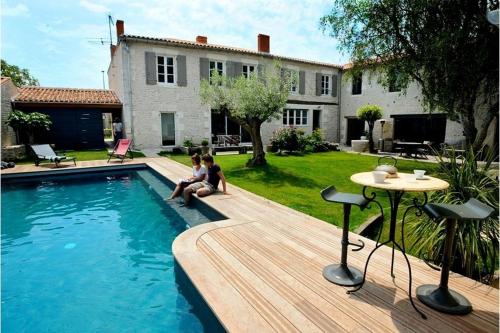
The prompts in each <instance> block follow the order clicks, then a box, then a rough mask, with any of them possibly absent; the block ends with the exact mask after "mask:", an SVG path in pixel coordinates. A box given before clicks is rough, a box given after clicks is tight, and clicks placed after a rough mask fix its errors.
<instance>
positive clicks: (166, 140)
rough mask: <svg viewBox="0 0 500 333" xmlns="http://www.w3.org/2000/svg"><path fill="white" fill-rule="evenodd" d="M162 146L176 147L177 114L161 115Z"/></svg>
mask: <svg viewBox="0 0 500 333" xmlns="http://www.w3.org/2000/svg"><path fill="white" fill-rule="evenodd" d="M161 144H162V146H174V145H175V114H174V113H162V114H161Z"/></svg>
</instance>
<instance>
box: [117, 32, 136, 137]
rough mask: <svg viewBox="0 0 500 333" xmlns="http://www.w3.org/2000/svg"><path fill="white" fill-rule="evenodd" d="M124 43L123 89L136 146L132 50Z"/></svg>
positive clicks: (131, 133)
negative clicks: (131, 63)
mask: <svg viewBox="0 0 500 333" xmlns="http://www.w3.org/2000/svg"><path fill="white" fill-rule="evenodd" d="M120 42H121V43H123V89H124V94H123V95H124V98H125V99H126V101H127V102H126V103H127V105H128V109H129V114H130V135H131V138H130V139H132V141H133V144H134V145H135V140H134V114H133V112H132V109H133V108H132V80H131V79H130V78H131V73H132V69H131V65H130V48H129V46H128V44H127V42H126V41H125V40H123V39H122V40H121V41H120Z"/></svg>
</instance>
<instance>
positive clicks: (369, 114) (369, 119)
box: [357, 104, 382, 152]
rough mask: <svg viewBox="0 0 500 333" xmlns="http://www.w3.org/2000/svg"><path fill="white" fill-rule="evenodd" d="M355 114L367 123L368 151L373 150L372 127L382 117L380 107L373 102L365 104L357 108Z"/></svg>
mask: <svg viewBox="0 0 500 333" xmlns="http://www.w3.org/2000/svg"><path fill="white" fill-rule="evenodd" d="M357 116H358V118H359V119H361V120H364V121H366V123H367V124H368V141H369V144H370V152H373V151H374V147H373V146H374V144H373V127H374V126H375V122H376V121H377V120H379V119H381V118H382V108H381V107H380V106H378V105H375V104H366V105H363V106H361V107H360V108H359V109H358V111H357Z"/></svg>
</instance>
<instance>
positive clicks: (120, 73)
mask: <svg viewBox="0 0 500 333" xmlns="http://www.w3.org/2000/svg"><path fill="white" fill-rule="evenodd" d="M116 28H117V36H118V44H117V45H116V46H114V45H113V46H112V48H111V63H110V66H109V69H108V78H109V87H110V89H112V90H114V91H115V92H116V93H117V95H118V96H119V98H120V99H121V101H122V103H123V116H122V118H123V119H122V121H123V124H124V129H125V135H126V136H127V137H130V138H132V139H133V140H134V144H135V146H136V147H137V148H139V149H141V148H162V149H171V148H173V147H175V146H180V145H182V143H183V141H184V140H186V139H189V140H192V141H193V142H195V143H199V142H201V140H203V139H205V138H206V139H209V141H211V142H213V141H212V140H213V138H215V136H216V135H219V134H238V135H241V137H242V141H243V142H245V141H247V142H249V141H250V138H249V135H248V134H247V133H245V131H244V130H242V129H241V128H240V126H238V125H237V124H235V123H233V122H231V121H230V120H229V119H228V118H227V117H226V116H225V115H224V114H220V113H217V112H214V111H212V110H210V108H209V107H208V106H205V105H202V103H201V100H200V95H199V92H200V82H201V80H202V79H208V78H209V76H210V73H211V70H212V69H217V70H218V71H219V72H220V73H222V74H224V75H228V76H231V77H234V76H239V75H241V74H243V75H248V74H249V73H250V72H260V71H262V70H264V69H265V68H269V66H272V63H273V61H274V60H275V59H277V60H279V61H280V62H281V64H282V66H283V67H284V68H286V69H288V70H292V71H295V72H296V74H297V76H298V78H299V80H298V81H299V82H298V84H297V86H296V87H292V91H291V92H290V96H289V100H288V103H287V105H286V107H285V108H284V110H283V116H282V118H281V119H278V120H271V121H269V122H267V123H265V124H264V125H263V127H262V137H263V141H264V143H267V142H268V141H269V139H270V138H271V136H272V133H273V131H274V130H276V129H278V128H281V127H283V126H289V125H293V126H296V127H299V128H301V129H303V130H304V131H305V132H306V133H310V132H311V131H312V130H313V129H315V128H321V129H322V130H323V132H324V133H325V137H326V139H327V140H329V141H334V142H340V143H343V144H350V141H351V140H352V139H358V138H359V136H361V135H362V131H363V130H364V129H365V124H364V123H363V122H361V121H360V120H358V119H357V118H356V110H357V109H358V108H359V107H360V106H362V105H365V104H378V105H380V106H381V107H382V108H383V110H384V122H383V123H384V128H383V129H384V134H383V138H384V139H385V140H386V141H387V144H388V146H386V149H387V148H389V149H390V146H391V141H392V140H402V141H419V142H422V141H424V140H428V141H433V142H436V143H441V142H446V143H449V144H455V145H458V144H460V143H461V142H463V141H464V137H463V133H462V126H461V125H460V124H459V123H457V122H453V121H450V120H448V119H446V117H445V115H444V114H432V115H429V114H428V113H425V112H424V110H423V108H422V105H421V98H422V97H421V93H420V90H419V87H418V86H417V85H416V84H411V85H410V86H409V87H408V89H407V91H406V92H405V93H402V92H401V91H399V90H398V88H397V87H391V88H389V89H386V88H384V87H382V85H380V84H379V83H378V80H377V77H376V76H372V75H369V74H368V73H363V74H362V76H361V77H358V78H356V79H351V78H347V76H346V79H342V77H343V73H345V72H346V71H347V70H349V68H350V66H349V65H344V66H340V65H334V64H327V63H320V62H315V61H310V60H302V59H295V58H290V57H284V56H278V55H273V54H271V53H270V37H269V36H267V35H258V37H257V49H256V50H248V49H241V48H236V47H230V46H222V45H215V44H209V43H208V41H207V37H205V36H197V37H196V40H195V41H187V40H178V39H172V38H152V37H143V36H136V35H129V34H125V30H124V23H123V21H117V24H116ZM380 124H381V122H377V123H376V126H375V129H374V139H375V141H377V140H378V139H379V138H381V137H382V133H381V130H382V129H381V126H380ZM497 132H498V130H497V129H495V128H493V130H492V133H497ZM495 135H496V134H493V135H490V137H491V138H490V139H491V140H494V137H495Z"/></svg>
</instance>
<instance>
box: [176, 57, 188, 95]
mask: <svg viewBox="0 0 500 333" xmlns="http://www.w3.org/2000/svg"><path fill="white" fill-rule="evenodd" d="M176 60H177V85H178V86H179V87H185V86H187V74H186V56H185V55H178V56H177V57H176Z"/></svg>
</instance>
